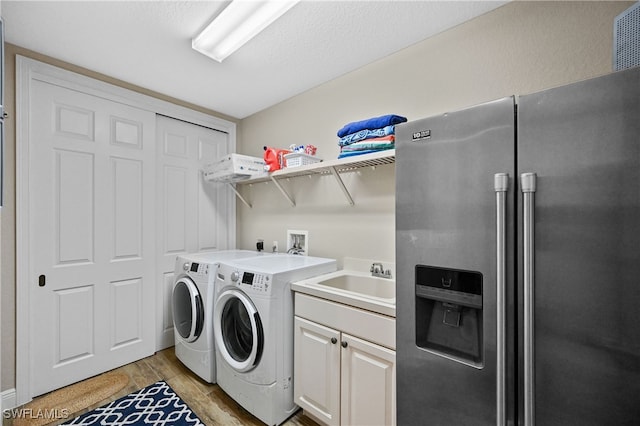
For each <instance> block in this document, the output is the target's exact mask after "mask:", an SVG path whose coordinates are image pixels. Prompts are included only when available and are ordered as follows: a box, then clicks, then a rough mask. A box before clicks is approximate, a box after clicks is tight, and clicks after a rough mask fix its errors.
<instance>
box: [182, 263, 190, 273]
mask: <svg viewBox="0 0 640 426" xmlns="http://www.w3.org/2000/svg"><path fill="white" fill-rule="evenodd" d="M182 269H184V270H185V271H188V270H189V262H185V263H184V265H182Z"/></svg>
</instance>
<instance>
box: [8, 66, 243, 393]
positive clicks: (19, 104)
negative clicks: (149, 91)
mask: <svg viewBox="0 0 640 426" xmlns="http://www.w3.org/2000/svg"><path fill="white" fill-rule="evenodd" d="M33 81H43V82H46V83H50V84H54V85H58V86H61V87H65V88H67V89H71V90H76V91H79V92H82V93H86V94H89V95H93V96H97V97H100V98H103V99H107V100H111V101H114V102H119V103H123V104H125V105H130V106H133V107H136V108H140V109H144V110H147V111H150V112H153V113H156V114H160V115H165V116H168V117H172V118H176V119H178V120H183V121H187V122H190V123H193V124H197V125H201V126H204V127H209V128H212V129H216V130H220V131H223V132H226V133H227V134H228V135H229V148H230V150H231V152H235V149H236V124H235V123H233V122H231V121H228V120H224V119H221V118H218V117H214V116H211V115H207V114H204V113H202V112H198V111H195V110H192V109H189V108H187V107H183V106H180V105H176V104H172V103H170V102H168V101H164V100H161V99H157V98H154V97H151V96H148V95H144V94H142V93H138V92H134V91H132V90H129V89H125V88H123V87H119V86H115V85H113V84H110V83H106V82H103V81H100V80H96V79H94V78H91V77H88V76H85V75H81V74H78V73H75V72H72V71H68V70H65V69H62V68H59V67H55V66H53V65H49V64H46V63H43V62H40V61H37V60H34V59H31V58H27V57H24V56H20V55H16V329H15V333H16V334H15V335H16V348H15V350H16V368H15V375H16V403H17V405H22V404H24V403H26V402H29V401H30V400H31V399H32V396H31V379H32V377H31V368H30V359H31V354H30V351H29V349H30V348H29V341H30V337H31V336H30V333H31V327H30V324H29V318H30V306H31V295H30V286H29V285H28V280H29V277H30V276H31V275H32V272H33V271H32V268H33V265H32V263H31V262H30V259H29V252H30V249H31V247H30V242H29V227H30V223H29V220H28V218H29V217H30V210H29V209H30V206H29V197H28V194H29V174H30V170H29V146H30V142H31V141H30V134H29V127H30V123H29V99H30V98H31V91H32V82H33ZM228 192H229V194H228V201H229V202H228V203H227V205H228V209H227V212H226V214H227V218H228V220H229V223H230V225H231V226H232V229H235V226H236V207H235V195H234V194H233V192H232V191H228ZM228 239H229V241H228V244H229V247H235V243H236V241H235V239H236V237H235V232H231V233H229V237H228ZM150 255H152V256H154V262H155V257H156V253H155V252H154V253H152V254H150ZM155 299H157V298H154V302H153V303H154V306H157V303H156V300H155ZM154 320H155V321H157V315H154Z"/></svg>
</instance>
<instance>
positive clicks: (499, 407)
mask: <svg viewBox="0 0 640 426" xmlns="http://www.w3.org/2000/svg"><path fill="white" fill-rule="evenodd" d="M508 189H509V174H508V173H496V174H495V175H494V190H495V193H496V327H497V329H496V372H497V374H496V426H504V425H506V424H507V412H506V407H507V386H506V385H507V382H506V380H507V351H506V350H507V345H506V336H507V322H506V317H507V298H506V275H507V262H506V241H507V223H506V215H507V204H506V197H507V190H508Z"/></svg>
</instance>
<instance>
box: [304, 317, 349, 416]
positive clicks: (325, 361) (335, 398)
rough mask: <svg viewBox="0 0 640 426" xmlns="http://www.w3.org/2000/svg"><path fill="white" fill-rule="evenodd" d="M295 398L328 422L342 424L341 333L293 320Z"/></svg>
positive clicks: (305, 321) (312, 412) (306, 408)
mask: <svg viewBox="0 0 640 426" xmlns="http://www.w3.org/2000/svg"><path fill="white" fill-rule="evenodd" d="M294 327H295V329H294V330H295V331H294V333H295V334H294V348H295V349H294V350H295V353H294V370H293V374H294V376H293V395H294V401H295V403H296V404H298V405H299V406H300V407H302V408H303V409H304V410H306V411H308V412H309V413H310V414H312V415H313V416H315V417H317V418H318V419H319V420H321V421H323V422H325V423H326V424H328V425H336V426H337V425H339V424H340V345H339V344H338V342H340V332H338V331H336V330H333V329H331V328H327V327H323V326H321V325H319V324H316V323H314V322H311V321H307V320H305V319H302V318H300V317H295V321H294Z"/></svg>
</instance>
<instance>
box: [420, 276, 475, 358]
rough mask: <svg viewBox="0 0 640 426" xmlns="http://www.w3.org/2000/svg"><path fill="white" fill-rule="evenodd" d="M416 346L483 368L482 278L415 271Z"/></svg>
mask: <svg viewBox="0 0 640 426" xmlns="http://www.w3.org/2000/svg"><path fill="white" fill-rule="evenodd" d="M415 269H416V270H415V272H416V276H415V292H416V299H415V300H416V345H417V346H418V347H420V348H423V349H426V350H428V351H430V352H433V353H436V354H438V355H442V356H445V357H447V358H450V359H455V360H457V361H461V362H464V363H465V364H471V365H473V366H475V367H482V366H483V360H482V335H483V329H482V274H481V273H479V272H473V271H462V270H457V269H446V268H439V267H432V266H425V265H416V268H415Z"/></svg>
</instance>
